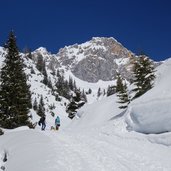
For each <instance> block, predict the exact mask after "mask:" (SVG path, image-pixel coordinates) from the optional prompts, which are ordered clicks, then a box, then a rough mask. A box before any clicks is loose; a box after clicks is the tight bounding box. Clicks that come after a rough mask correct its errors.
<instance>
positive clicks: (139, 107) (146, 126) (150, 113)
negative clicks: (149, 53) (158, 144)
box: [126, 58, 171, 134]
mask: <svg viewBox="0 0 171 171" xmlns="http://www.w3.org/2000/svg"><path fill="white" fill-rule="evenodd" d="M169 73H171V58H170V59H168V60H166V61H165V62H164V63H163V64H162V65H160V66H159V67H158V68H157V72H156V76H157V77H156V81H155V84H154V87H153V88H152V89H151V90H149V91H148V92H147V93H145V94H144V95H143V96H141V97H140V98H138V99H136V100H135V101H133V102H132V103H131V104H130V106H129V108H128V110H127V113H126V114H127V116H126V122H127V124H128V128H129V129H130V130H134V131H138V132H141V133H148V134H150V133H163V132H167V131H171V106H170V104H171V91H170V87H171V77H170V75H169Z"/></svg>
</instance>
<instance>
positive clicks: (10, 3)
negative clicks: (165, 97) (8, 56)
mask: <svg viewBox="0 0 171 171" xmlns="http://www.w3.org/2000/svg"><path fill="white" fill-rule="evenodd" d="M170 9H171V1H170V0H84V1H83V0H3V1H1V2H0V18H1V19H0V22H1V24H0V45H1V46H2V45H3V44H4V42H5V41H6V40H7V37H8V33H9V31H10V30H11V29H13V30H14V31H15V34H16V36H17V42H18V46H19V48H20V50H22V49H24V48H25V47H29V48H31V49H32V50H35V49H36V48H38V47H40V46H43V47H46V48H47V50H48V51H51V52H52V53H57V52H58V50H59V48H62V47H64V46H65V45H72V44H75V43H83V42H85V41H88V40H90V39H91V38H92V37H100V36H102V37H114V38H115V39H117V40H118V41H119V42H120V43H122V44H123V45H124V46H125V47H126V48H128V49H129V50H131V51H133V52H134V53H138V52H139V51H144V52H145V53H146V54H148V55H149V56H150V57H151V58H152V59H154V60H157V61H159V60H163V59H166V58H168V57H171V45H170V40H171V10H170Z"/></svg>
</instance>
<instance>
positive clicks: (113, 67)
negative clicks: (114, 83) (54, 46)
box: [57, 37, 135, 82]
mask: <svg viewBox="0 0 171 171" xmlns="http://www.w3.org/2000/svg"><path fill="white" fill-rule="evenodd" d="M57 56H58V59H59V61H60V64H61V65H62V66H65V67H66V69H67V70H71V71H72V73H73V74H74V75H75V76H76V77H78V78H79V79H81V80H84V81H88V82H98V80H103V81H110V80H113V79H115V77H116V72H117V71H119V72H121V75H122V76H123V77H124V78H126V79H130V68H131V63H132V60H133V59H134V57H135V55H134V54H133V53H132V52H131V51H129V50H128V49H126V48H125V47H124V46H123V45H121V44H120V43H118V42H117V41H116V40H115V39H114V38H111V37H109V38H107V37H93V38H92V39H91V40H90V41H87V42H85V43H82V44H74V45H71V46H66V47H64V48H61V49H60V50H59V52H58V54H57Z"/></svg>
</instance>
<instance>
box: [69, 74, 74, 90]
mask: <svg viewBox="0 0 171 171" xmlns="http://www.w3.org/2000/svg"><path fill="white" fill-rule="evenodd" d="M69 88H70V90H73V89H74V85H73V79H72V78H71V77H69Z"/></svg>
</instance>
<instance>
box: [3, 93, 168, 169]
mask: <svg viewBox="0 0 171 171" xmlns="http://www.w3.org/2000/svg"><path fill="white" fill-rule="evenodd" d="M115 100H116V97H115V96H111V97H109V98H107V100H101V101H98V102H96V103H94V104H90V105H87V106H84V108H83V109H81V110H80V111H79V114H78V117H77V118H75V119H74V120H73V121H72V123H70V124H69V125H68V127H65V129H62V130H59V131H50V130H46V131H40V130H39V129H38V128H37V129H36V130H28V129H27V128H25V127H23V128H20V129H16V130H13V131H6V133H5V135H3V136H0V156H1V157H0V158H1V160H0V166H4V167H5V168H6V170H8V171H23V170H24V171H37V170H42V171H61V170H62V171H87V170H90V171H115V170H117V171H128V170H131V171H137V170H138V171H147V170H148V171H170V168H171V163H170V158H171V134H170V133H167V134H162V135H143V134H139V133H136V132H128V131H127V130H126V129H125V126H126V125H125V123H124V120H122V119H121V118H122V117H121V116H120V117H119V116H118V117H115V116H116V115H117V114H118V113H120V112H121V110H119V109H118V106H117V104H115V102H114V101H115ZM169 141H170V143H168V142H169ZM167 143H168V144H167ZM4 153H6V154H7V161H6V162H3V161H2V160H3V158H4Z"/></svg>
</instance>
